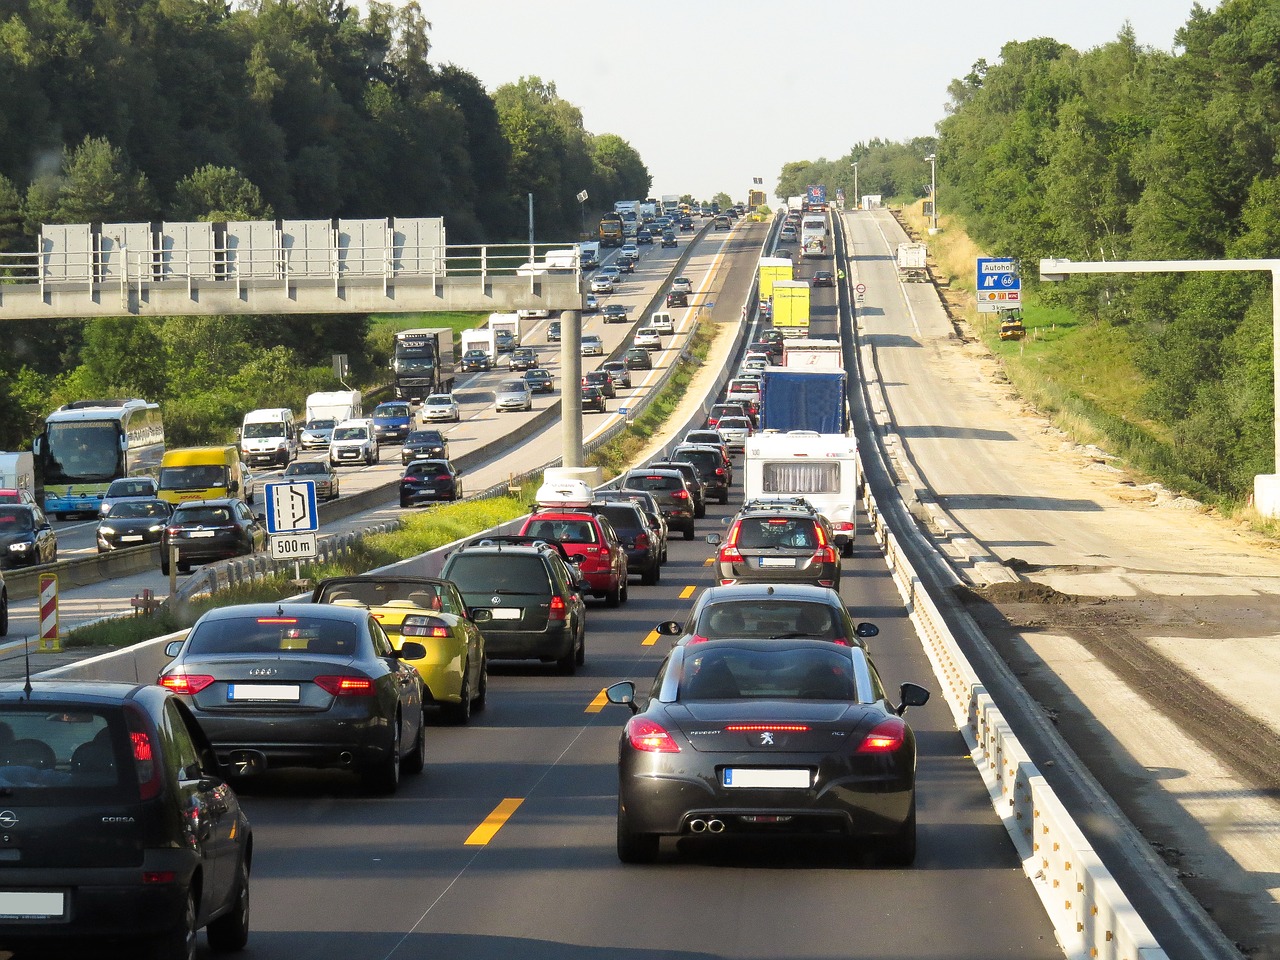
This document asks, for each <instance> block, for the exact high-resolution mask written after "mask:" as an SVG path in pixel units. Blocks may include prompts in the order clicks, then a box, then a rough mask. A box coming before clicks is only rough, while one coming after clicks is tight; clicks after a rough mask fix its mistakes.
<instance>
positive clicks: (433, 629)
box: [400, 617, 449, 637]
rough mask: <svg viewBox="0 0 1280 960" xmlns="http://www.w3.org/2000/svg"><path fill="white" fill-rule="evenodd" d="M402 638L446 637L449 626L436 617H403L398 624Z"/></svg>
mask: <svg viewBox="0 0 1280 960" xmlns="http://www.w3.org/2000/svg"><path fill="white" fill-rule="evenodd" d="M400 636H402V637H448V636H449V625H448V624H447V623H445V622H444V621H443V620H441V619H439V618H437V617H405V618H404V620H403V621H401V623H400Z"/></svg>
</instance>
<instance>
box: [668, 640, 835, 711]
mask: <svg viewBox="0 0 1280 960" xmlns="http://www.w3.org/2000/svg"><path fill="white" fill-rule="evenodd" d="M686 649H692V650H696V648H686ZM682 668H683V669H682V671H681V676H680V678H679V687H678V692H677V695H676V696H677V699H678V700H681V701H689V700H844V701H851V700H854V699H855V692H856V691H855V686H854V680H853V673H852V669H851V668H852V664H851V663H850V662H849V659H848V657H847V656H845V655H844V654H842V653H839V652H837V650H830V651H827V650H821V649H812V648H806V649H793V650H759V649H756V650H752V649H750V648H749V647H746V646H745V645H743V646H739V647H728V648H724V647H721V648H719V649H713V650H703V651H700V652H696V653H694V654H692V655H690V656H688V657H687V658H686V659H685V661H684V663H683V665H682Z"/></svg>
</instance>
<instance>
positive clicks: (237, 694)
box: [227, 683, 300, 701]
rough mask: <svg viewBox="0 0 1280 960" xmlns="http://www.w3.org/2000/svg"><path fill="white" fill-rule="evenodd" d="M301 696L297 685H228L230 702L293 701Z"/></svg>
mask: <svg viewBox="0 0 1280 960" xmlns="http://www.w3.org/2000/svg"><path fill="white" fill-rule="evenodd" d="M299 696H300V693H299V688H298V685H297V684H296V683H231V684H227V699H228V700H293V701H296V700H297V699H298V697H299Z"/></svg>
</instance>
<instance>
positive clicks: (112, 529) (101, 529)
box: [98, 524, 116, 533]
mask: <svg viewBox="0 0 1280 960" xmlns="http://www.w3.org/2000/svg"><path fill="white" fill-rule="evenodd" d="M98 532H99V533H115V532H116V528H115V527H108V526H104V525H103V524H98Z"/></svg>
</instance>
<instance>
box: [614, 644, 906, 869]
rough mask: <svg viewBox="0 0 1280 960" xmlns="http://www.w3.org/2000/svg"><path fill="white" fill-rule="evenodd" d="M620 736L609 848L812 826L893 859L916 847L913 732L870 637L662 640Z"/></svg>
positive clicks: (857, 851) (624, 692)
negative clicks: (648, 684) (861, 640)
mask: <svg viewBox="0 0 1280 960" xmlns="http://www.w3.org/2000/svg"><path fill="white" fill-rule="evenodd" d="M606 697H607V699H608V700H609V701H610V702H611V703H619V704H625V705H626V706H627V707H629V708H630V709H631V711H632V717H631V719H630V720H628V721H627V724H626V726H625V727H624V728H623V731H622V736H621V738H620V740H619V744H618V813H617V851H618V859H619V860H621V861H622V862H623V863H650V862H652V861H654V860H656V859H657V857H658V854H659V852H660V847H659V844H660V842H661V839H662V838H663V837H676V838H679V837H685V836H693V835H706V836H708V837H718V838H722V839H724V840H726V841H731V840H742V839H746V838H750V837H759V836H774V837H776V836H815V837H819V838H830V839H831V840H834V841H836V842H839V843H841V844H843V845H844V846H845V847H846V848H847V849H848V851H849V853H850V854H852V855H854V856H859V857H861V855H862V853H863V851H865V850H868V849H874V850H875V851H876V852H877V853H878V854H879V855H880V857H881V858H882V859H883V860H884V861H886V862H887V863H889V864H892V865H895V866H908V865H910V864H911V863H913V862H914V860H915V856H916V742H915V735H914V734H913V733H912V730H911V727H909V726H908V725H907V723H906V721H904V720H903V719H902V714H903V712H904V711H905V710H906V708H907V707H915V706H922V705H923V704H925V703H926V702H928V699H929V691H928V690H926V689H925V688H924V687H921V686H917V685H916V684H913V683H904V684H902V686H901V688H900V690H899V694H898V700H899V704H898V706H896V707H895V706H893V705H891V704H890V703H889V702H888V699H887V697H886V694H885V691H884V688H883V686H882V684H881V681H880V678H879V676H878V675H877V673H876V668H875V666H874V664H873V663H872V662H871V658H870V657H869V656H868V655H867V652H866V650H864V649H863V648H861V647H857V646H842V645H839V644H835V643H831V642H829V641H825V640H750V641H739V640H708V641H706V642H705V643H698V644H694V643H689V644H685V645H684V646H678V647H675V648H673V649H672V650H671V652H670V653H669V654H668V655H667V659H666V660H665V661H664V662H663V664H662V666H661V667H659V668H658V675H657V678H656V679H655V680H654V681H653V685H652V695H651V696H649V697H646V698H639V697H638V696H637V693H636V685H635V684H634V683H632V682H631V681H629V680H626V681H623V682H621V683H616V684H614V685H613V686H611V687H609V688H608V689H607V691H606Z"/></svg>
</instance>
